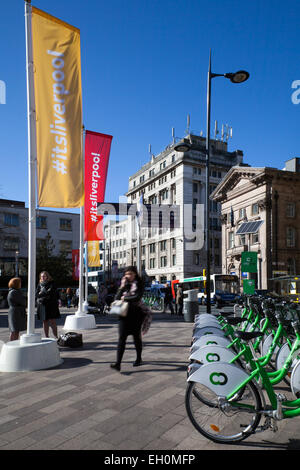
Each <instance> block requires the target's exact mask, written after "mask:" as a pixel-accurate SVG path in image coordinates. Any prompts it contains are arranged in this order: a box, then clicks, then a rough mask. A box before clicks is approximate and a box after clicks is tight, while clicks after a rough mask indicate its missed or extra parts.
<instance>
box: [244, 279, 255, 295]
mask: <svg viewBox="0 0 300 470" xmlns="http://www.w3.org/2000/svg"><path fill="white" fill-rule="evenodd" d="M243 290H244V294H254V292H255V280H254V279H243Z"/></svg>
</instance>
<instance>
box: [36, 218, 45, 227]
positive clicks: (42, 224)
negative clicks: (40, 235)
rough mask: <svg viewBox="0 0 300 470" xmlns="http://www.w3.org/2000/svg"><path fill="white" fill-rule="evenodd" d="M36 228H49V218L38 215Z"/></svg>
mask: <svg viewBox="0 0 300 470" xmlns="http://www.w3.org/2000/svg"><path fill="white" fill-rule="evenodd" d="M36 228H47V217H44V216H41V215H38V216H37V218H36Z"/></svg>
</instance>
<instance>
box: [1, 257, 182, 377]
mask: <svg viewBox="0 0 300 470" xmlns="http://www.w3.org/2000/svg"><path fill="white" fill-rule="evenodd" d="M8 288H9V291H8V296H7V302H8V307H9V308H8V326H9V331H10V338H9V339H10V341H15V340H18V339H19V335H20V332H22V331H24V330H26V328H27V315H26V298H25V296H24V295H23V293H22V290H21V278H19V277H14V278H12V279H11V280H10V281H9V284H8ZM143 294H144V283H143V280H142V278H141V277H140V276H139V274H138V271H137V268H136V267H135V266H129V267H127V268H126V269H125V271H124V276H123V277H122V279H121V282H120V285H119V286H117V285H116V284H115V283H114V282H109V283H107V284H106V285H105V284H101V285H100V287H99V289H98V293H97V295H98V306H99V308H100V310H102V311H103V310H104V309H105V308H107V307H108V308H110V306H111V305H112V306H114V304H115V303H118V304H122V305H123V307H125V308H123V311H124V312H125V314H124V315H122V316H121V315H120V316H119V324H118V333H119V335H118V344H117V351H116V362H114V363H113V364H111V367H112V368H113V369H115V370H117V371H120V370H121V363H122V359H123V355H124V352H125V348H126V342H127V338H128V336H129V335H132V336H133V341H134V346H135V350H136V360H135V361H134V363H133V366H134V367H138V366H141V365H142V363H143V362H142V349H143V344H142V337H143V335H144V334H146V333H147V331H148V330H149V328H150V325H151V321H152V312H151V310H150V309H149V307H148V306H147V305H146V304H145V303H144V302H143V300H142V298H143ZM78 298H79V289H76V290H75V289H72V288H70V287H69V288H67V289H60V290H59V291H58V289H57V287H56V286H55V283H54V281H53V279H52V277H51V275H50V274H49V273H48V272H47V271H42V272H41V273H40V275H39V282H38V285H37V288H36V293H35V299H36V307H37V318H38V320H40V321H41V322H42V324H43V329H44V334H45V337H46V338H49V332H50V330H52V333H53V336H54V337H55V338H56V339H58V331H57V320H58V319H60V318H61V315H60V310H59V308H60V307H67V308H70V307H71V306H72V305H73V306H75V307H76V306H78ZM167 308H169V309H170V313H171V315H174V307H173V294H172V290H171V288H170V286H169V284H168V283H166V284H165V289H164V311H166V309H167ZM182 309H183V292H182V288H181V287H180V286H179V287H177V289H176V295H175V312H176V314H178V315H182Z"/></svg>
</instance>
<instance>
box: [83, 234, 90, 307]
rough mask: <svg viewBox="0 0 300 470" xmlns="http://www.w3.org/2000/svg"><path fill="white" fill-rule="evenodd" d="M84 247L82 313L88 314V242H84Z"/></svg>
mask: <svg viewBox="0 0 300 470" xmlns="http://www.w3.org/2000/svg"><path fill="white" fill-rule="evenodd" d="M84 246H85V278H84V280H85V288H84V293H85V295H84V302H83V311H84V312H86V313H87V312H88V307H89V303H88V289H89V278H88V275H89V259H88V242H85V244H84Z"/></svg>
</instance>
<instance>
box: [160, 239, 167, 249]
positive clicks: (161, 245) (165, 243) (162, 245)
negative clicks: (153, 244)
mask: <svg viewBox="0 0 300 470" xmlns="http://www.w3.org/2000/svg"><path fill="white" fill-rule="evenodd" d="M166 248H167V241H166V240H162V241H161V242H160V251H166Z"/></svg>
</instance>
